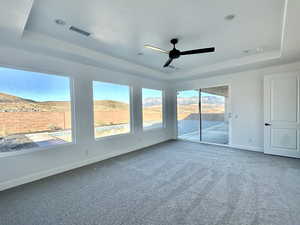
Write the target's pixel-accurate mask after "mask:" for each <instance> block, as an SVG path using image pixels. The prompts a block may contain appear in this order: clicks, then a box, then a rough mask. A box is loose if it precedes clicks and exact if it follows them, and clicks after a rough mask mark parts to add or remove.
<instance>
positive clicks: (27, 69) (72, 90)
mask: <svg viewBox="0 0 300 225" xmlns="http://www.w3.org/2000/svg"><path fill="white" fill-rule="evenodd" d="M0 67H3V68H6V69H12V70H20V71H25V72H31V73H41V74H44V75H48V76H59V77H65V78H68V79H69V93H70V112H71V137H72V141H71V142H68V143H63V144H54V145H49V146H44V147H33V148H28V149H24V150H19V151H12V152H0V158H4V157H11V156H17V155H23V154H30V153H34V152H43V151H48V150H50V149H52V150H55V149H57V148H61V147H67V146H74V145H75V144H76V143H77V138H76V121H75V88H74V78H73V77H72V76H70V75H65V74H64V73H61V72H55V71H52V70H41V69H36V68H33V67H23V66H11V65H5V64H0Z"/></svg>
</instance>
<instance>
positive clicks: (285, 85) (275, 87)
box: [271, 77, 299, 122]
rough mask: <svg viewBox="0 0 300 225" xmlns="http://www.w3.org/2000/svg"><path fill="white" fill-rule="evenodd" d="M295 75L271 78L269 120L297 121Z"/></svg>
mask: <svg viewBox="0 0 300 225" xmlns="http://www.w3.org/2000/svg"><path fill="white" fill-rule="evenodd" d="M297 92H298V82H297V77H291V78H285V79H273V80H272V87H271V106H272V110H271V120H272V122H273V121H283V122H297V107H298V101H299V99H298V93H297Z"/></svg>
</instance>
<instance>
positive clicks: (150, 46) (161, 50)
mask: <svg viewBox="0 0 300 225" xmlns="http://www.w3.org/2000/svg"><path fill="white" fill-rule="evenodd" d="M144 47H145V48H149V49H152V50H154V51H158V52H162V53H165V54H169V52H168V51H165V50H163V49H161V48H158V47H155V46H153V45H144Z"/></svg>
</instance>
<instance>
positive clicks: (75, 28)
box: [70, 26, 91, 37]
mask: <svg viewBox="0 0 300 225" xmlns="http://www.w3.org/2000/svg"><path fill="white" fill-rule="evenodd" d="M70 30H71V31H74V32H77V33H79V34H81V35H84V36H86V37H88V36H90V35H91V33H90V32H87V31H85V30H82V29H80V28H78V27H74V26H71V27H70Z"/></svg>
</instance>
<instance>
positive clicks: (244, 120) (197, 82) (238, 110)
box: [173, 63, 300, 151]
mask: <svg viewBox="0 0 300 225" xmlns="http://www.w3.org/2000/svg"><path fill="white" fill-rule="evenodd" d="M297 70H300V63H293V64H287V65H282V66H273V67H269V68H264V69H260V70H251V71H245V72H241V73H235V74H226V75H222V76H215V77H211V78H202V79H193V80H189V81H182V80H180V81H177V82H175V83H174V86H173V88H174V91H175V90H184V89H196V88H204V87H211V86H220V85H229V87H230V102H231V104H230V109H229V111H230V112H232V119H231V120H230V123H231V129H230V136H231V140H230V145H231V146H232V147H237V148H242V149H247V150H254V151H263V145H264V137H263V135H264V132H263V131H264V118H263V78H264V76H265V75H268V74H274V73H285V72H288V71H297ZM173 109H174V110H176V108H174V107H173Z"/></svg>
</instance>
